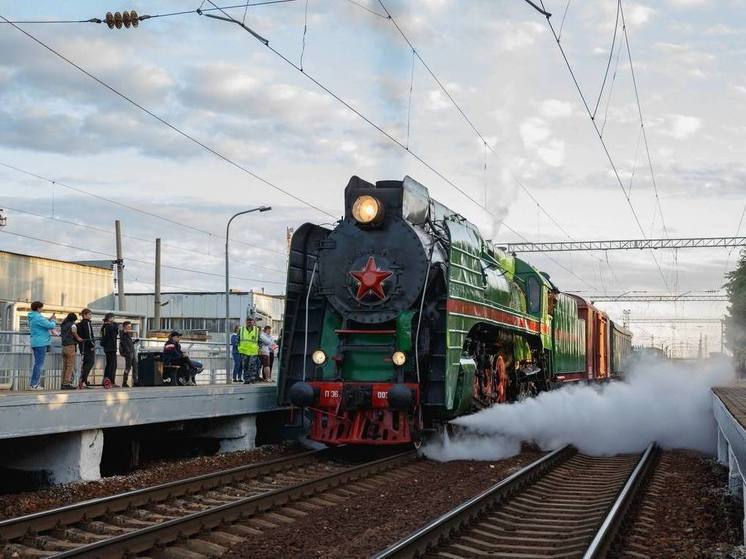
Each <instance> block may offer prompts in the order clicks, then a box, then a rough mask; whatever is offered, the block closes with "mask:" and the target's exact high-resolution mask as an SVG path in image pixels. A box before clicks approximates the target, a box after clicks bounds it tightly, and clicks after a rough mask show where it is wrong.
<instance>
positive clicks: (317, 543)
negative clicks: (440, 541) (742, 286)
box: [228, 449, 542, 559]
mask: <svg viewBox="0 0 746 559" xmlns="http://www.w3.org/2000/svg"><path fill="white" fill-rule="evenodd" d="M541 455H542V453H541V452H538V451H536V450H526V449H525V450H524V451H523V452H522V453H521V454H520V455H518V456H514V457H512V458H508V459H506V460H498V461H494V462H475V461H463V460H459V461H454V462H446V463H439V462H433V461H429V460H427V461H424V462H423V464H424V465H426V469H425V472H424V473H423V474H421V475H418V476H417V477H416V478H412V479H411V480H409V482H406V483H405V482H398V483H397V484H395V485H392V486H391V487H386V488H381V487H378V488H376V489H372V490H370V491H366V492H364V493H360V494H358V495H355V496H354V497H350V498H349V501H348V502H347V503H345V504H344V505H340V506H335V507H324V508H323V509H320V510H318V511H317V512H315V513H314V514H311V515H308V516H307V517H305V518H302V519H300V520H297V521H296V522H294V523H293V524H289V525H287V526H283V527H281V528H279V529H273V530H268V531H267V532H265V533H263V534H262V535H260V536H256V537H255V538H252V540H251V541H250V542H247V543H246V544H240V545H238V546H236V547H235V548H234V549H233V550H232V551H231V553H230V554H229V555H228V556H229V557H231V558H232V559H238V558H242V559H243V558H246V559H248V558H256V559H259V558H263V559H266V558H268V557H298V558H303V557H324V558H330V559H348V558H351V557H368V556H370V555H371V554H372V553H375V552H376V551H380V550H382V549H383V548H385V547H387V546H388V545H390V544H392V543H394V542H396V541H398V540H399V539H401V538H402V537H404V536H406V535H407V534H409V533H410V532H412V531H413V530H415V529H417V528H419V527H420V526H422V525H423V524H425V523H427V522H429V521H430V520H434V519H435V518H437V517H438V516H440V515H441V514H443V513H445V512H447V511H449V510H450V509H452V508H453V507H455V506H456V505H458V504H459V503H461V502H463V501H464V500H466V499H468V498H469V497H472V496H474V495H476V494H478V493H479V492H480V491H483V490H484V489H486V488H488V487H490V486H491V485H493V484H495V483H497V482H498V481H500V480H502V479H504V478H506V477H507V476H508V475H510V474H512V473H513V472H515V471H516V470H518V469H520V468H521V467H523V466H525V465H526V464H528V463H530V462H532V461H534V460H536V459H538V458H539V457H540V456H541Z"/></svg>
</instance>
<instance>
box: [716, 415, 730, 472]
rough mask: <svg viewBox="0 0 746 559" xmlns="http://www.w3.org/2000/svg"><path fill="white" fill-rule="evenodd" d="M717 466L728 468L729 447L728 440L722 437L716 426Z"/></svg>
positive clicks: (721, 431)
mask: <svg viewBox="0 0 746 559" xmlns="http://www.w3.org/2000/svg"><path fill="white" fill-rule="evenodd" d="M717 429H718V464H720V465H721V466H728V452H729V445H728V439H726V438H725V435H723V430H722V429H720V426H719V425H718V428H717Z"/></svg>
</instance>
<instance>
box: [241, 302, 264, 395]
mask: <svg viewBox="0 0 746 559" xmlns="http://www.w3.org/2000/svg"><path fill="white" fill-rule="evenodd" d="M238 352H239V353H240V354H241V369H242V371H243V383H244V384H251V383H254V382H256V381H257V380H259V378H258V377H259V327H258V326H257V325H256V321H255V320H254V317H253V316H247V317H246V326H242V327H241V329H240V330H239V331H238Z"/></svg>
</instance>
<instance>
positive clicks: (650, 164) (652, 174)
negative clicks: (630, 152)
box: [617, 0, 679, 291]
mask: <svg viewBox="0 0 746 559" xmlns="http://www.w3.org/2000/svg"><path fill="white" fill-rule="evenodd" d="M617 6H618V7H619V13H620V14H621V16H622V31H623V33H624V44H625V46H626V47H627V60H628V61H629V70H630V75H631V76H632V87H633V89H634V92H635V102H636V103H637V114H638V116H639V117H640V129H641V130H642V140H643V144H644V145H645V153H646V154H647V159H648V168H649V169H650V182H651V183H652V185H653V193H654V195H655V203H656V205H657V207H658V213H659V214H660V217H661V225H662V226H663V232H664V234H665V235H666V237H670V234H669V232H668V226H667V225H666V218H665V216H664V215H663V206H662V205H661V199H660V196H659V195H658V183H657V181H656V179H655V171H654V169H653V159H652V157H651V156H650V146H649V144H648V135H647V132H646V129H645V119H644V118H643V116H642V104H641V103H640V93H639V90H638V88H637V77H636V75H635V65H634V63H633V62H632V50H631V48H630V45H629V35H628V33H627V23H626V21H625V19H624V5H623V2H622V0H617ZM650 234H651V235H652V234H654V232H653V231H652V228H651V232H650ZM673 262H674V291H675V290H676V289H677V287H678V283H679V277H678V276H679V270H678V258H677V253H676V251H674V252H673Z"/></svg>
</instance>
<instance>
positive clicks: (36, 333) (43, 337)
mask: <svg viewBox="0 0 746 559" xmlns="http://www.w3.org/2000/svg"><path fill="white" fill-rule="evenodd" d="M43 308H44V303H42V302H41V301H34V302H33V303H31V312H30V313H28V327H29V334H30V335H31V351H32V352H33V353H34V370H33V372H32V373H31V383H30V386H29V388H31V390H44V388H42V386H41V384H40V382H41V375H42V373H43V372H44V359H45V358H46V356H47V351H49V346H50V345H52V334H51V330H52V329H53V328H55V327H56V326H57V322H55V320H54V319H55V315H54V314H52V316H51V317H50V318H49V319H46V318H44V317H43V316H42V314H41V312H39V311H41V309H43Z"/></svg>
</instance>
